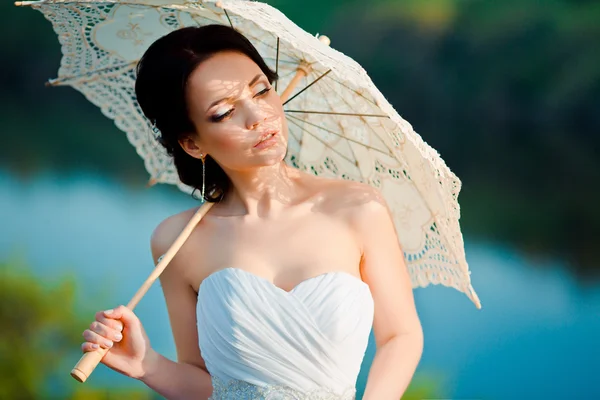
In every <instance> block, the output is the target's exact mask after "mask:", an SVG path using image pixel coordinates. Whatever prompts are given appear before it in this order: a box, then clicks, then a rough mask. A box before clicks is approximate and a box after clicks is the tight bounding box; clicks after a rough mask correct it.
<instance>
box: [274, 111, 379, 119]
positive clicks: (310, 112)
mask: <svg viewBox="0 0 600 400" xmlns="http://www.w3.org/2000/svg"><path fill="white" fill-rule="evenodd" d="M285 112H289V113H302V114H323V115H344V116H350V117H380V118H389V116H388V115H383V114H354V113H342V112H333V111H316V110H285Z"/></svg>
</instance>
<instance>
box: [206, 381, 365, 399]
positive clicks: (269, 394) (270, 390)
mask: <svg viewBox="0 0 600 400" xmlns="http://www.w3.org/2000/svg"><path fill="white" fill-rule="evenodd" d="M212 385H213V394H212V396H211V397H210V398H209V400H354V399H355V396H356V389H355V388H354V387H353V386H351V387H348V388H347V389H346V390H345V391H344V393H343V394H339V393H335V392H333V391H332V390H331V389H328V388H318V389H314V390H310V391H308V392H300V391H298V390H295V389H292V388H290V387H288V386H283V385H266V386H257V385H253V384H251V383H248V382H245V381H240V380H230V381H224V380H222V379H219V378H217V377H214V376H213V377H212Z"/></svg>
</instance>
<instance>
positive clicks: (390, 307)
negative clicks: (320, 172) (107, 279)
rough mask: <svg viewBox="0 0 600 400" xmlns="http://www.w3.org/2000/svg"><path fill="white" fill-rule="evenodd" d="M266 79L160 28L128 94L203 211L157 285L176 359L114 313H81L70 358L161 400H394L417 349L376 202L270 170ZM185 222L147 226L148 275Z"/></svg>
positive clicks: (393, 245)
mask: <svg viewBox="0 0 600 400" xmlns="http://www.w3.org/2000/svg"><path fill="white" fill-rule="evenodd" d="M276 79H277V75H276V74H275V73H274V72H273V71H271V70H270V69H269V68H268V67H267V65H266V64H265V62H264V61H263V59H262V58H261V56H260V55H259V53H258V52H257V50H256V49H255V48H254V47H253V46H252V44H251V43H250V42H249V41H248V40H247V39H246V38H245V37H244V36H243V35H241V34H240V33H238V32H237V31H235V30H233V29H231V28H229V27H226V26H221V25H209V26H205V27H200V28H198V27H194V28H184V29H180V30H176V31H174V32H172V33H170V34H168V35H166V36H164V37H162V38H161V39H159V40H157V41H156V42H155V43H153V44H152V45H151V46H150V47H149V48H148V50H147V51H146V53H145V54H144V56H143V58H142V59H141V60H140V63H139V65H138V75H137V81H136V85H135V93H136V96H137V99H138V102H139V104H140V106H141V108H142V110H143V112H144V114H145V115H146V116H147V117H148V119H149V120H150V121H152V122H153V123H154V124H155V127H156V129H157V131H159V132H160V139H159V141H160V143H161V145H162V146H164V147H165V148H166V150H167V151H168V152H169V154H170V155H171V156H172V157H173V160H174V163H175V166H176V168H177V171H178V174H179V177H180V179H181V181H182V182H184V183H185V184H187V185H189V186H191V187H194V188H196V189H197V192H199V193H200V194H201V196H203V197H204V199H205V200H206V201H210V202H215V203H216V204H215V205H214V206H213V207H212V209H211V210H210V211H209V212H208V214H207V215H206V216H205V217H204V218H203V219H202V220H201V222H200V223H199V224H198V226H197V227H196V228H195V229H194V231H193V232H192V234H191V236H190V237H189V239H188V240H187V242H186V243H185V244H184V245H183V247H182V248H181V249H180V250H179V252H178V253H177V255H176V256H175V258H173V260H172V261H171V263H170V265H169V266H168V267H167V269H166V270H165V272H164V273H163V274H162V276H161V277H160V282H161V286H162V289H163V292H164V296H165V300H166V304H167V308H168V312H169V318H170V323H171V328H172V331H173V336H174V340H175V345H176V348H177V362H175V361H171V360H169V359H167V358H165V357H163V356H162V355H160V354H158V353H157V352H155V351H154V350H153V349H152V347H151V344H150V340H149V339H148V337H147V336H146V334H145V332H144V329H143V327H142V324H141V322H140V321H139V319H138V318H137V317H136V315H135V314H134V313H133V312H132V311H131V310H129V309H127V308H126V307H124V306H119V307H116V308H114V309H111V310H107V311H101V312H98V313H97V314H96V320H95V321H94V322H93V323H92V324H91V326H90V329H87V330H86V331H85V332H84V333H83V336H84V338H85V340H86V341H85V343H83V345H82V349H83V351H84V352H87V351H94V350H96V349H98V348H99V347H105V348H110V351H109V352H108V353H107V354H106V356H105V357H104V359H103V360H102V362H103V363H104V364H106V365H107V366H108V367H110V368H112V369H114V370H116V371H118V372H120V373H122V374H124V375H126V376H129V377H132V378H135V379H138V380H140V381H142V382H144V383H145V384H146V385H148V386H149V387H150V388H152V389H153V390H155V391H156V392H158V393H159V394H161V395H162V396H164V397H165V398H167V399H207V398H209V397H210V398H212V399H354V397H355V389H354V386H355V383H356V378H357V376H358V373H359V370H360V366H361V362H362V359H363V356H364V353H365V350H366V347H367V342H368V337H369V332H370V330H371V328H372V327H373V329H374V334H375V339H376V343H377V352H376V355H375V359H374V361H373V364H372V366H371V369H370V373H369V377H368V381H367V386H366V389H365V395H364V399H367V400H386V399H390V400H392V399H393V400H397V399H399V398H400V397H401V396H402V394H403V393H404V391H405V390H406V388H407V386H408V384H409V382H410V380H411V378H412V376H413V374H414V371H415V369H416V367H417V364H418V362H419V359H420V357H421V352H422V348H423V335H422V330H421V325H420V322H419V318H418V316H417V312H416V310H415V305H414V299H413V294H412V288H411V284H410V279H409V275H408V271H407V269H406V266H405V264H404V259H403V255H402V251H401V249H400V247H399V244H398V239H397V236H396V232H395V229H394V225H393V222H392V220H391V216H390V214H389V211H388V208H387V206H386V204H385V202H384V200H383V198H382V196H381V195H380V194H379V193H378V192H377V191H376V190H375V189H373V188H372V187H370V186H368V185H365V184H361V183H355V182H349V181H342V180H331V179H325V178H321V177H316V176H313V175H310V174H307V173H304V172H301V171H299V170H297V169H295V168H292V167H289V166H287V165H286V164H285V162H284V157H285V155H286V147H287V138H288V130H287V125H286V119H285V116H284V113H283V107H282V104H281V100H280V98H279V96H278V94H277V93H276V92H275V90H274V89H273V86H272V85H273V83H274V81H275V80H276ZM195 211H196V209H191V210H187V211H184V212H182V213H179V214H177V215H173V216H171V217H169V218H167V219H166V220H164V221H163V222H161V223H160V224H159V226H158V227H157V228H156V229H155V231H154V233H153V235H152V239H151V249H152V254H153V257H154V260H155V262H158V259H159V258H160V256H161V255H162V254H164V253H165V252H166V251H167V250H168V249H169V247H170V245H171V244H172V243H173V241H174V240H175V238H176V237H177V236H178V235H179V233H180V232H181V231H182V229H183V227H184V226H185V225H186V223H187V222H188V221H189V219H190V218H191V217H192V215H193V214H194V212H195Z"/></svg>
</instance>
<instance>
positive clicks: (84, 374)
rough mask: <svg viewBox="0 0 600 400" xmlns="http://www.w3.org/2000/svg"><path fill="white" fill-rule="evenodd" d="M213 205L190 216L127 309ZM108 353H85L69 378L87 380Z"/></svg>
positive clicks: (133, 304) (158, 274)
mask: <svg viewBox="0 0 600 400" xmlns="http://www.w3.org/2000/svg"><path fill="white" fill-rule="evenodd" d="M213 204H214V203H210V202H205V203H204V204H202V206H200V208H199V209H198V211H196V213H195V214H194V215H193V216H192V218H191V219H190V221H189V222H188V223H187V225H186V226H185V228H183V231H181V233H180V234H179V236H178V237H177V239H176V240H175V242H174V243H173V244H172V245H171V247H170V248H169V250H168V251H167V252H166V253H165V254H164V256H163V258H162V260H160V262H159V263H158V264H157V265H156V267H155V268H154V270H153V271H152V273H151V274H150V276H149V277H148V279H146V281H145V282H144V284H143V285H142V287H140V288H139V289H138V291H137V292H136V293H135V295H134V296H133V298H132V299H131V300H130V301H129V303H128V304H127V308H129V309H130V310H133V309H134V308H135V306H136V305H137V304H138V303H139V301H140V300H141V299H142V297H143V296H144V295H145V294H146V292H147V291H148V289H150V287H151V286H152V284H153V283H154V281H155V280H156V279H157V278H158V277H159V276H160V274H161V273H162V272H163V271H164V270H165V268H166V266H167V265H168V264H169V262H170V261H171V260H172V259H173V257H175V254H177V252H178V251H179V249H180V248H181V246H182V245H183V243H185V241H186V240H187V238H188V237H189V236H190V234H191V233H192V231H193V230H194V227H195V226H196V225H198V222H200V220H201V219H202V217H204V216H205V215H206V213H207V212H208V210H210V208H211V207H212V206H213ZM107 352H108V349H104V348H100V349H98V350H96V351H89V352H86V353H85V354H84V355H83V356H82V357H81V359H80V360H79V361H78V362H77V364H76V365H75V367H73V369H72V370H71V376H72V377H73V378H75V379H76V380H78V381H79V382H85V381H86V380H87V378H88V377H89V376H90V375H91V374H92V372H93V371H94V369H95V368H96V366H97V365H98V364H99V363H100V361H101V360H102V358H103V357H104V355H105V354H106V353H107Z"/></svg>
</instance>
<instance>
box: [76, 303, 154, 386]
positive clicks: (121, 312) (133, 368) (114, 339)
mask: <svg viewBox="0 0 600 400" xmlns="http://www.w3.org/2000/svg"><path fill="white" fill-rule="evenodd" d="M83 337H84V338H85V340H86V342H85V343H83V344H82V346H81V348H82V350H83V351H84V352H88V351H96V350H98V349H99V348H106V349H109V351H108V352H107V353H106V355H105V356H104V358H102V363H103V364H105V365H106V366H107V367H109V368H112V369H113V370H115V371H117V372H120V373H121V374H124V375H126V376H129V377H132V378H136V379H141V378H142V377H143V376H144V374H145V373H146V372H147V371H148V369H149V368H151V365H150V364H151V363H152V362H153V360H155V358H156V357H154V352H153V350H152V349H151V347H150V340H149V339H148V336H147V335H146V332H145V331H144V327H143V326H142V323H141V322H140V320H139V319H138V317H137V316H136V315H135V314H134V313H133V311H131V310H130V309H128V308H127V307H125V306H119V307H117V308H115V309H112V310H106V311H99V312H97V313H96V320H95V321H94V322H92V324H91V325H90V329H86V330H85V331H84V332H83Z"/></svg>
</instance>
